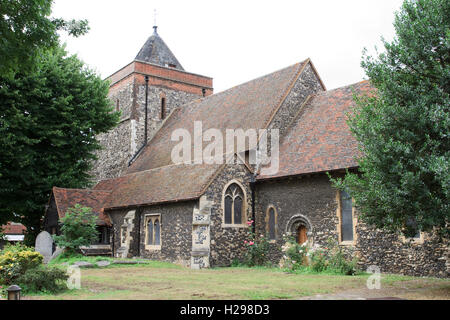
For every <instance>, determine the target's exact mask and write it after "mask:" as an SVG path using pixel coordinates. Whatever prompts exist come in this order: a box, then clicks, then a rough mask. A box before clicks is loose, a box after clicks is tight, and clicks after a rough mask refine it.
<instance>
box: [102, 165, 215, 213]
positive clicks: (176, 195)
mask: <svg viewBox="0 0 450 320" xmlns="http://www.w3.org/2000/svg"><path fill="white" fill-rule="evenodd" d="M221 167H222V165H217V164H210V165H209V164H198V165H196V164H180V165H170V166H165V167H161V168H156V169H151V170H145V171H140V172H137V173H133V174H128V175H124V176H121V177H119V178H115V179H109V180H105V181H100V182H99V184H98V185H97V186H96V187H95V188H109V187H111V186H114V190H113V191H112V192H111V194H110V196H109V197H108V199H107V201H106V203H105V205H104V207H105V209H108V208H109V209H111V208H120V207H128V206H136V205H144V204H156V203H163V202H173V201H182V200H191V199H197V198H199V197H200V196H201V195H202V193H203V192H204V190H205V188H206V187H207V186H208V184H209V182H210V181H211V180H212V178H213V177H214V176H215V174H217V172H219V169H220V168H221Z"/></svg>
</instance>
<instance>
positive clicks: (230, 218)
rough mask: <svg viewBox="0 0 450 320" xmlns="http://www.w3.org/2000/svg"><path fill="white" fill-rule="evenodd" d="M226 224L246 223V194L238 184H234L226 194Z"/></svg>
mask: <svg viewBox="0 0 450 320" xmlns="http://www.w3.org/2000/svg"><path fill="white" fill-rule="evenodd" d="M224 211H225V212H224V223H225V224H236V225H241V224H243V223H244V219H245V217H244V192H243V190H242V188H241V187H240V186H239V185H238V184H237V183H232V184H230V186H229V187H228V188H227V189H226V191H225V194H224Z"/></svg>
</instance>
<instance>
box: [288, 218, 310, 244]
mask: <svg viewBox="0 0 450 320" xmlns="http://www.w3.org/2000/svg"><path fill="white" fill-rule="evenodd" d="M300 226H305V227H306V229H307V232H306V235H307V237H308V241H309V242H310V243H312V242H313V240H314V229H313V226H312V224H311V221H309V219H308V218H307V217H306V216H304V215H302V214H296V215H294V216H292V217H291V218H290V219H289V221H288V223H287V225H286V234H288V235H293V234H295V232H296V230H297V229H298V228H299V227H300Z"/></svg>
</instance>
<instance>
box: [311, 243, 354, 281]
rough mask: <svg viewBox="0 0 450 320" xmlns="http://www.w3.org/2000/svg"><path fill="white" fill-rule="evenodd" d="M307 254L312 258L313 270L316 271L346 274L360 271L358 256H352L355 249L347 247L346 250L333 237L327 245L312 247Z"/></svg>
mask: <svg viewBox="0 0 450 320" xmlns="http://www.w3.org/2000/svg"><path fill="white" fill-rule="evenodd" d="M307 255H308V257H309V260H310V268H311V270H313V271H316V272H322V271H325V270H329V271H334V272H337V273H341V274H345V275H353V274H356V273H357V271H358V270H357V259H356V257H354V258H351V256H353V250H352V249H351V248H347V250H346V251H344V250H343V249H342V247H341V246H339V244H338V243H337V241H335V240H333V239H332V238H330V239H328V241H327V246H326V247H324V248H320V247H314V248H310V249H309V250H308V254H307Z"/></svg>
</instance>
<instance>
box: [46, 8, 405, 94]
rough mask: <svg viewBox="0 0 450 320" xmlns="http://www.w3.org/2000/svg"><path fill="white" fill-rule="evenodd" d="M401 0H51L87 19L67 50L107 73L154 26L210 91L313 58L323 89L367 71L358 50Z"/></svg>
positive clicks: (383, 32) (385, 27)
mask: <svg viewBox="0 0 450 320" xmlns="http://www.w3.org/2000/svg"><path fill="white" fill-rule="evenodd" d="M402 2H403V1H402V0H338V1H336V0H308V1H306V0H296V1H287V0H277V1H273V0H272V1H265V0H257V1H253V0H239V1H236V0H226V1H218V0H209V1H206V0H190V1H187V0H184V1H181V0H127V1H123V0H54V5H53V16H54V17H63V18H65V19H72V18H74V19H88V20H89V25H90V28H91V30H90V31H89V33H88V34H87V35H85V36H82V37H80V38H71V37H66V36H63V37H62V39H63V41H65V42H66V43H67V49H68V51H69V52H70V53H76V54H78V56H79V57H80V58H81V59H82V60H83V61H84V62H86V63H87V64H88V65H89V66H90V67H91V68H94V69H95V70H97V72H98V73H99V74H100V75H101V76H102V77H103V78H105V77H107V76H109V75H111V74H112V73H114V72H115V71H117V70H118V69H120V68H121V67H123V66H125V65H126V64H128V63H129V62H131V61H132V60H133V59H134V57H135V56H136V54H137V53H138V51H139V49H140V48H141V47H142V45H143V44H144V43H145V41H146V40H147V38H148V37H149V36H150V35H151V34H152V32H153V28H152V26H153V21H154V17H153V16H154V14H153V12H154V9H156V10H157V25H158V33H159V35H160V36H161V37H162V38H163V39H164V41H165V42H166V44H167V45H168V46H169V48H170V49H171V50H172V52H173V53H174V54H175V56H176V57H177V59H178V60H179V61H180V63H181V64H182V66H183V67H184V69H185V70H186V71H188V72H193V73H198V74H201V75H205V76H209V77H213V78H214V92H216V93H217V92H220V91H223V90H225V89H228V88H230V87H233V86H235V85H238V84H240V83H243V82H246V81H248V80H251V79H254V78H257V77H260V76H263V75H265V74H268V73H271V72H273V71H276V70H278V69H281V68H284V67H287V66H289V65H291V64H294V63H296V62H299V61H302V60H304V59H306V58H308V57H309V58H311V60H312V61H313V63H314V65H315V66H316V68H317V70H318V72H319V74H320V75H321V77H322V80H323V81H324V83H325V85H326V86H327V89H333V88H336V87H341V86H344V85H348V84H351V83H354V82H358V81H360V80H362V79H364V78H365V75H364V71H363V70H362V69H361V67H360V62H361V56H362V50H363V48H364V47H366V48H367V49H368V50H369V52H371V53H373V52H374V47H375V46H377V47H378V48H379V49H381V48H382V45H381V41H380V38H381V36H383V37H384V38H386V39H388V40H390V39H392V37H393V35H394V28H393V26H392V23H393V21H394V12H396V11H398V10H399V9H400V6H401V4H402Z"/></svg>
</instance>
